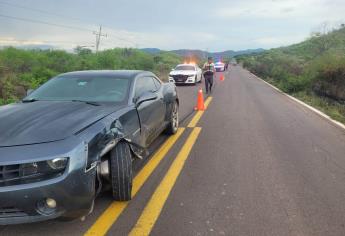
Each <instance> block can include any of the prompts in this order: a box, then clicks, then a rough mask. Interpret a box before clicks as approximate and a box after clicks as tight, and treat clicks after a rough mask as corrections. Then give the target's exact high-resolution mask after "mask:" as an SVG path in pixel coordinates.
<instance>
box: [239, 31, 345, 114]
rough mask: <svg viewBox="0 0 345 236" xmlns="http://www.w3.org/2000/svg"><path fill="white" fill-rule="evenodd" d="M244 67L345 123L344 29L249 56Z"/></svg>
mask: <svg viewBox="0 0 345 236" xmlns="http://www.w3.org/2000/svg"><path fill="white" fill-rule="evenodd" d="M236 59H237V60H238V61H239V62H241V63H242V64H243V66H244V67H246V68H247V69H249V70H250V71H252V72H253V73H255V74H257V75H258V76H260V77H262V78H263V79H265V80H267V81H268V82H270V83H272V84H274V85H276V86H277V87H279V88H280V89H282V90H283V91H285V92H287V93H290V94H292V95H294V96H296V97H298V98H300V99H302V100H304V101H306V102H308V103H309V104H311V105H314V106H317V107H318V108H320V109H322V110H324V111H325V112H327V113H328V114H329V115H331V116H332V117H333V118H335V119H338V120H341V121H345V105H344V104H345V28H344V27H341V28H339V29H336V30H333V31H330V32H328V33H324V34H323V33H314V34H313V35H311V37H310V38H309V39H307V40H305V41H303V42H301V43H298V44H294V45H291V46H288V47H281V48H276V49H271V50H268V51H265V52H263V53H259V54H256V55H250V56H243V55H242V56H237V57H236Z"/></svg>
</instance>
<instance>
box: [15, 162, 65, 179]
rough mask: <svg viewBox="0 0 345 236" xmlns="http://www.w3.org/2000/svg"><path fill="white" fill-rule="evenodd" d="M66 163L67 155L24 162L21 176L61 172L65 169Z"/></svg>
mask: <svg viewBox="0 0 345 236" xmlns="http://www.w3.org/2000/svg"><path fill="white" fill-rule="evenodd" d="M67 164H68V158H67V157H58V158H54V159H52V160H48V161H40V162H32V163H26V164H23V165H22V171H23V176H30V175H46V174H47V175H49V174H52V173H62V172H63V171H64V170H65V169H66V167H67Z"/></svg>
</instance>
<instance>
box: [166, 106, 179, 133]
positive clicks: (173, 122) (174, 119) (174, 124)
mask: <svg viewBox="0 0 345 236" xmlns="http://www.w3.org/2000/svg"><path fill="white" fill-rule="evenodd" d="M178 127H179V114H178V103H177V101H175V102H174V104H173V107H172V111H171V115H170V122H169V125H168V127H167V130H166V131H167V133H168V134H175V133H176V132H177V129H178Z"/></svg>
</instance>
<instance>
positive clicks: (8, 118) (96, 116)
mask: <svg viewBox="0 0 345 236" xmlns="http://www.w3.org/2000/svg"><path fill="white" fill-rule="evenodd" d="M119 109H121V106H115V105H113V106H108V105H107V106H93V105H90V104H86V103H83V102H51V101H50V102H48V101H36V102H32V103H17V104H12V105H7V106H2V107H0V147H10V146H20V145H29V144H38V143H46V142H53V141H58V140H63V139H65V138H68V137H70V136H72V135H74V134H76V133H77V132H78V131H80V130H82V129H84V128H86V127H88V126H90V125H92V124H93V123H95V122H97V121H99V120H100V119H102V118H104V117H106V116H107V115H109V114H110V113H112V112H114V111H116V110H119Z"/></svg>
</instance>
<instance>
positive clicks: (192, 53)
mask: <svg viewBox="0 0 345 236" xmlns="http://www.w3.org/2000/svg"><path fill="white" fill-rule="evenodd" d="M141 50H143V51H144V52H147V53H151V54H156V53H159V52H161V51H162V50H160V49H158V48H142V49H141ZM264 51H265V50H264V49H262V48H259V49H248V50H241V51H233V50H228V51H223V52H207V51H202V50H191V49H179V50H172V51H169V52H172V53H176V54H177V55H180V56H182V57H185V58H198V59H201V60H204V59H206V58H207V56H212V57H213V58H215V59H230V58H232V57H235V56H239V55H249V54H254V53H261V52H264Z"/></svg>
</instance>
